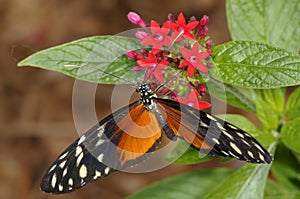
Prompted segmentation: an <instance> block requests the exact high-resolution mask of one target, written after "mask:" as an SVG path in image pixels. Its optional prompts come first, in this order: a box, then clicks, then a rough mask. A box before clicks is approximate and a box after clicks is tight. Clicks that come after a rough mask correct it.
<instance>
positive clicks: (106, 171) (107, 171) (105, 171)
mask: <svg viewBox="0 0 300 199" xmlns="http://www.w3.org/2000/svg"><path fill="white" fill-rule="evenodd" d="M109 171H110V168H109V167H106V169H105V170H104V173H105V174H106V175H107V174H108V173H109Z"/></svg>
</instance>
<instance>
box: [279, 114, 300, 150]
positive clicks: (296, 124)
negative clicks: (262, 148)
mask: <svg viewBox="0 0 300 199" xmlns="http://www.w3.org/2000/svg"><path fill="white" fill-rule="evenodd" d="M280 132H281V139H282V141H283V143H284V144H285V145H286V146H287V147H288V148H290V149H292V150H294V151H296V152H297V153H300V144H299V140H300V118H296V119H294V120H292V121H289V122H287V123H286V124H284V125H283V126H282V128H281V131H280Z"/></svg>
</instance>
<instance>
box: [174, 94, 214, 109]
mask: <svg viewBox="0 0 300 199" xmlns="http://www.w3.org/2000/svg"><path fill="white" fill-rule="evenodd" d="M198 95H199V93H198V92H197V91H195V90H194V91H192V92H190V94H189V96H188V98H183V97H176V98H175V100H176V101H177V102H180V103H182V104H186V105H189V106H191V107H193V108H195V109H199V110H202V109H206V108H209V107H210V106H211V105H210V103H208V102H205V101H199V100H198Z"/></svg>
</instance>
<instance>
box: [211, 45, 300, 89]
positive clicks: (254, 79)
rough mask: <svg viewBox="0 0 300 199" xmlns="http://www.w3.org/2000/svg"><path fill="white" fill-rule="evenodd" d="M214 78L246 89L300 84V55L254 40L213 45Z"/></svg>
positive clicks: (212, 71) (212, 72)
mask: <svg viewBox="0 0 300 199" xmlns="http://www.w3.org/2000/svg"><path fill="white" fill-rule="evenodd" d="M213 60H214V62H215V65H214V67H213V68H212V70H211V71H210V74H211V76H212V77H213V78H215V79H217V80H219V81H221V82H224V83H226V84H230V85H233V86H239V87H243V88H256V89H269V88H279V87H287V86H292V85H297V84H300V56H298V55H295V54H292V53H290V52H288V51H286V50H283V49H278V48H274V47H272V46H269V45H266V44H262V43H257V42H253V41H233V42H228V43H225V44H222V45H219V46H216V47H215V48H213Z"/></svg>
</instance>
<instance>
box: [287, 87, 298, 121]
mask: <svg viewBox="0 0 300 199" xmlns="http://www.w3.org/2000/svg"><path fill="white" fill-rule="evenodd" d="M285 114H286V116H287V117H289V118H290V119H294V118H297V117H300V87H299V88H297V89H296V90H294V92H293V93H292V94H291V95H290V96H289V98H288V100H287V104H286V113H285Z"/></svg>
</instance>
